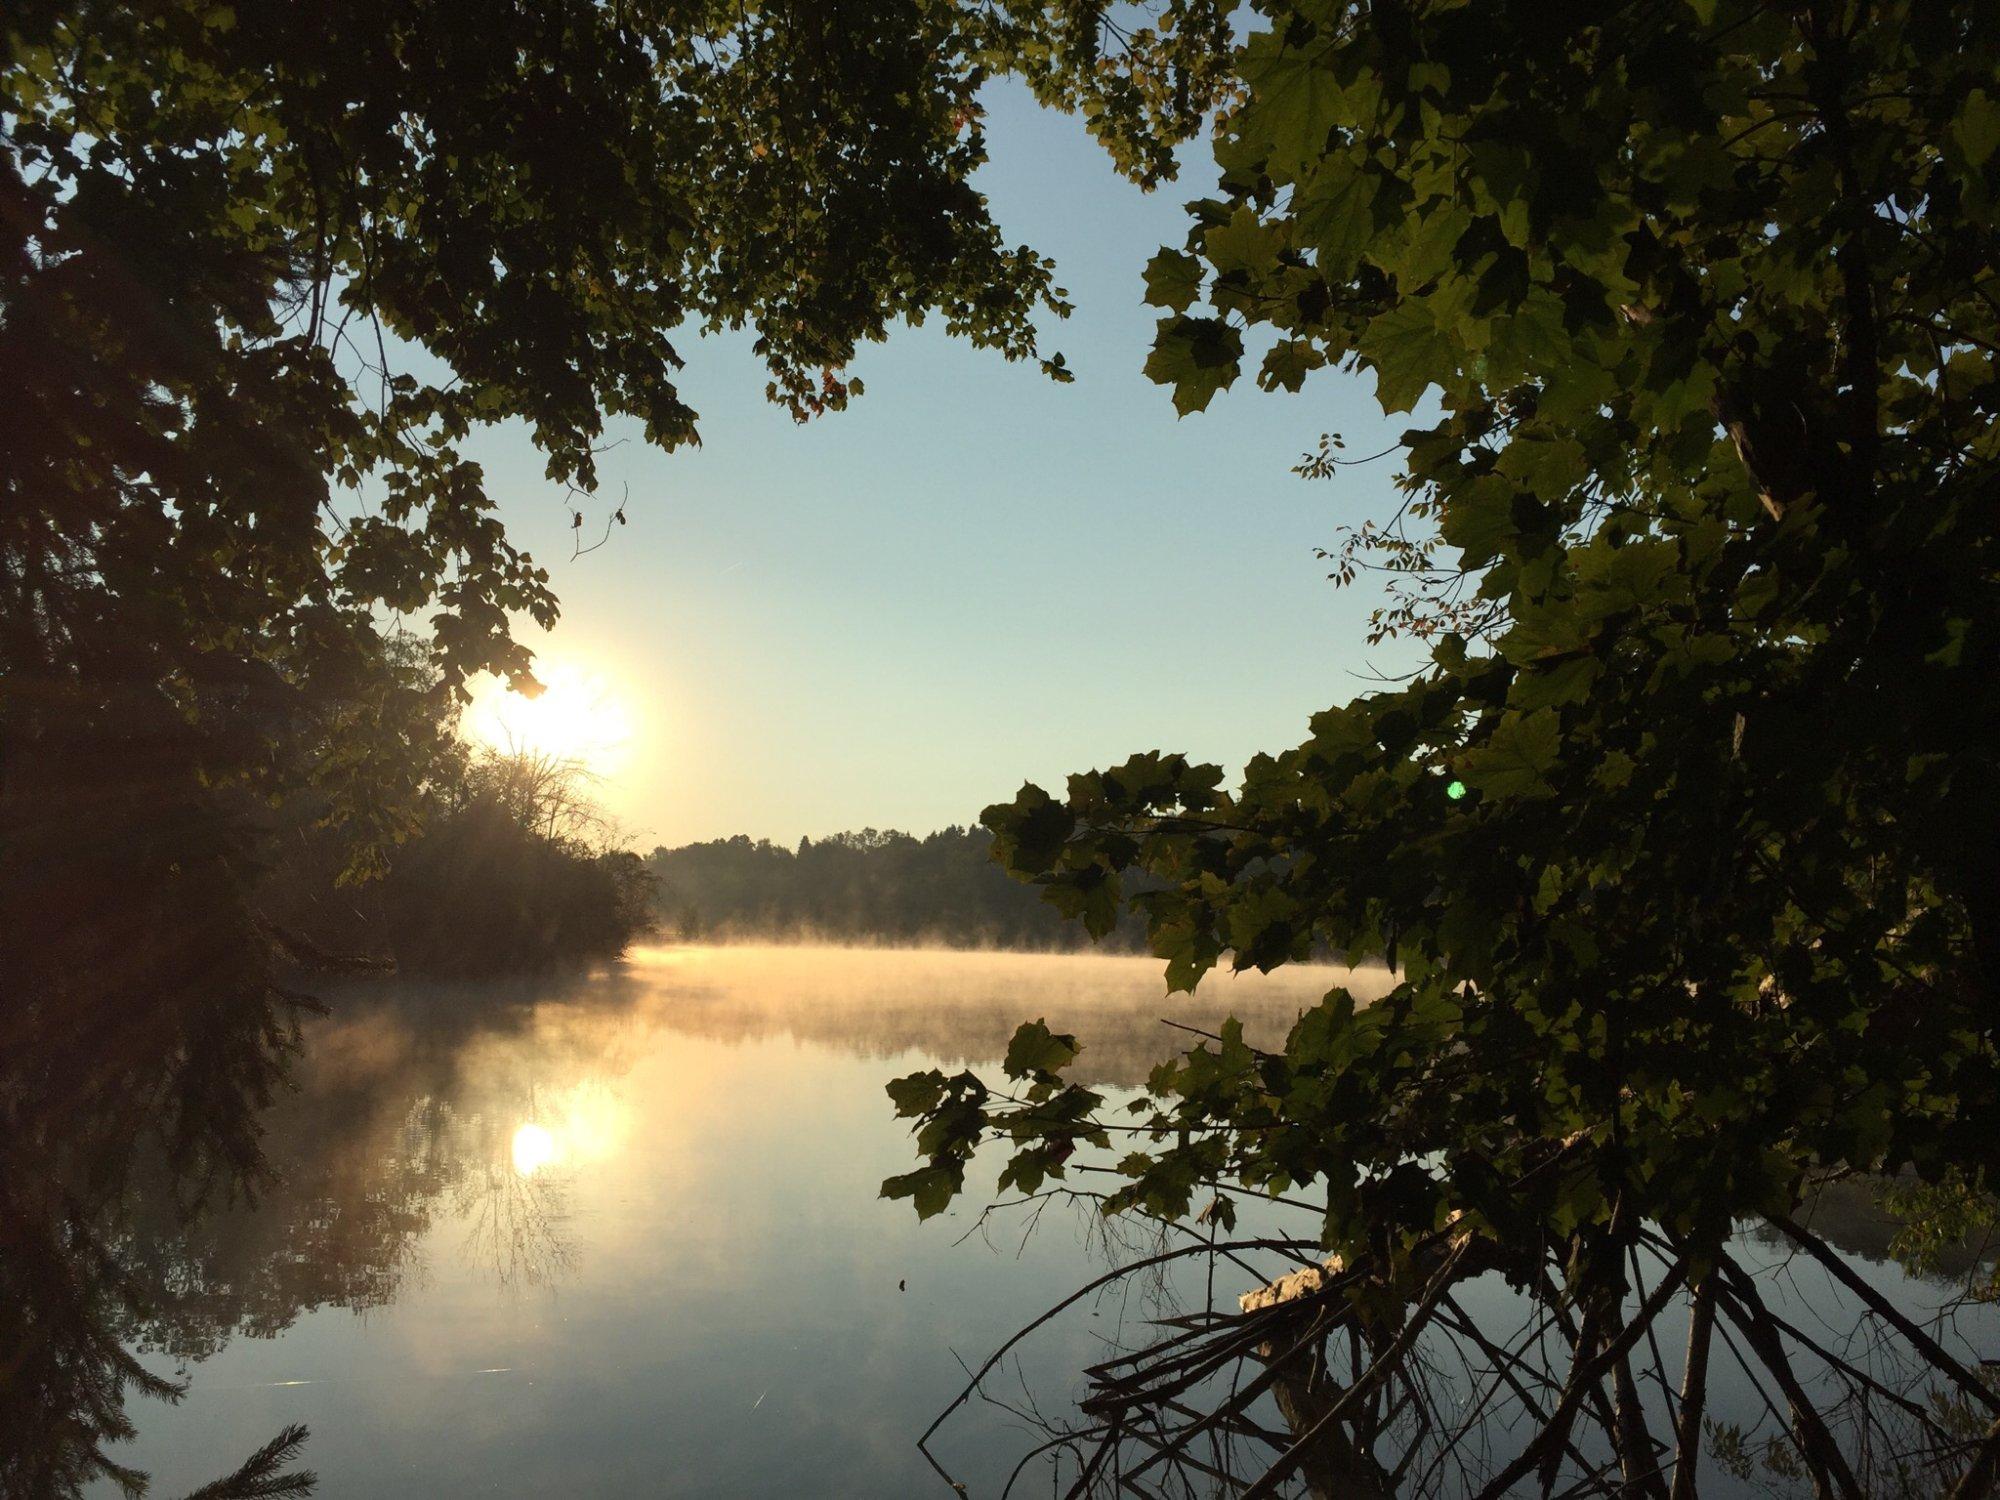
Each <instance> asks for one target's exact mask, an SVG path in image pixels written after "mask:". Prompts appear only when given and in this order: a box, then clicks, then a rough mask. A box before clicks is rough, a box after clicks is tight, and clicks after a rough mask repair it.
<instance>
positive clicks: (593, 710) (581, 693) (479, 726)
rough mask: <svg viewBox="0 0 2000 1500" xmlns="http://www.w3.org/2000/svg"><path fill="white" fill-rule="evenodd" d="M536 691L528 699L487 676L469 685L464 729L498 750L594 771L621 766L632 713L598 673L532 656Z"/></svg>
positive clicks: (611, 770) (608, 772) (602, 772)
mask: <svg viewBox="0 0 2000 1500" xmlns="http://www.w3.org/2000/svg"><path fill="white" fill-rule="evenodd" d="M535 675H536V677H537V678H538V679H539V680H540V681H541V684H542V692H541V693H540V694H539V695H538V696H536V697H533V698H530V697H528V696H527V695H526V694H523V693H517V692H515V691H513V690H512V689H511V688H509V687H508V686H507V684H506V683H504V682H502V681H500V680H499V679H498V678H494V677H488V678H484V679H482V680H481V681H480V683H479V685H478V686H477V687H475V688H474V689H473V693H472V701H471V702H470V703H469V704H467V705H466V709H465V730H466V733H467V734H468V735H470V736H471V737H472V738H473V739H475V740H479V741H481V742H482V743H485V744H488V745H491V746H493V747H494V748H495V749H499V750H525V751H531V752H534V753H536V754H539V755H552V756H555V757H556V758H557V759H559V760H574V761H579V762H581V763H582V764H583V765H585V766H587V767H588V768H589V769H590V770H592V771H595V772H597V773H598V774H599V775H611V774H613V773H615V772H616V771H617V770H618V769H619V768H620V766H622V765H623V763H624V760H625V757H626V754H627V752H628V751H629V749H630V747H631V741H632V716H631V714H630V713H629V712H628V711H627V709H626V707H625V703H624V701H623V699H622V698H621V697H620V696H619V694H618V692H617V690H616V688H615V687H614V686H613V685H612V683H611V682H610V681H609V680H608V679H607V678H606V677H604V676H603V675H602V674H601V673H598V672H595V671H592V670H590V669H588V668H586V667H582V666H579V665H577V664H576V663H575V662H569V661H545V660H539V659H538V660H537V661H536V663H535Z"/></svg>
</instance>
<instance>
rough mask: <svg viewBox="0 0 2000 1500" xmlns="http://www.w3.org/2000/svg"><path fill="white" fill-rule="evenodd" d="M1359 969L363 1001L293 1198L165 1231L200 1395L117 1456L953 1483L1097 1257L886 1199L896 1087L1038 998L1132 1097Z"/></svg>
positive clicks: (1079, 1332)
mask: <svg viewBox="0 0 2000 1500" xmlns="http://www.w3.org/2000/svg"><path fill="white" fill-rule="evenodd" d="M1343 982H1344V983H1347V984H1349V985H1350V986H1351V988H1352V989H1353V991H1354V993H1355V994H1356V995H1357V998H1368V997H1372V996H1373V995H1375V994H1378V993H1380V992H1381V990H1382V989H1384V988H1386V985H1387V976H1386V974H1385V973H1383V972H1382V971H1379V970H1360V971H1356V972H1354V973H1352V974H1349V973H1347V972H1346V971H1342V970H1336V969H1331V968H1301V969H1296V970H1287V971H1281V973H1280V974H1278V975H1274V976H1269V977H1265V976H1255V975H1251V976H1245V977H1243V978H1240V979H1233V980H1232V979H1230V978H1228V977H1225V976H1217V977H1216V978H1215V979H1214V980H1211V981H1210V982H1209V983H1207V984H1204V985H1203V987H1202V991H1201V993H1200V995H1199V996H1198V997H1188V996H1174V997H1168V996H1166V995H1165V993H1164V985H1163V983H1162V981H1161V979H1160V965H1159V963H1158V962H1157V961H1156V960H1152V959H1131V958H1105V957H1097V956H1069V955H1040V954H1008V953H964V952H947V951H942V950H908V949H885V950H868V949H857V948H806V947H780V946H770V947H751V946H745V947H721V948H692V947H687V948H680V947H676V948H656V949H646V950H638V951H635V952H634V953H633V955H632V956H631V957H630V958H629V959H628V960H627V961H626V962H624V963H622V964H619V965H617V966H615V967H613V968H611V969H609V970H606V971H604V972H602V973H600V974H597V975H594V976H592V977H590V978H587V979H583V980H577V981H569V982H548V983H528V982H512V983H500V984H478V985H474V984H464V985H444V984H420V983H411V982H404V981H394V982H388V983H377V984H371V985H357V986H354V987H352V988H350V989H347V990H345V991H343V992H340V993H336V994H334V995H332V996H331V997H330V999H331V1000H332V1006H333V1014H332V1015H331V1016H330V1017H329V1018H327V1019H326V1020H324V1021H321V1022H317V1023H315V1024H314V1025H313V1026H312V1027H311V1028H310V1030H309V1034H308V1036H307V1038H306V1048H305V1055H304V1061H303V1063H302V1066H301V1070H300V1076H299V1086H298V1089H297V1091H296V1093H294V1094H293V1095H291V1096H290V1097H288V1098H286V1099H284V1100H283V1101H281V1102H280V1104H279V1105H278V1106H277V1107H276V1108H275V1109H274V1110H273V1112H272V1114H271V1116H270V1119H269V1122H268V1136H267V1145H268V1148H269V1151H270V1154H271V1156H272V1158H273V1160H274V1162H275V1164H276V1166H277V1168H278V1170H279V1171H280V1173H281V1174H282V1177H283V1181H282V1183H281V1185H280V1186H279V1187H277V1188H276V1189H275V1190H273V1191H271V1192H269V1193H267V1194H266V1195H265V1196H264V1197H263V1198H262V1199H261V1201H260V1202H259V1203H258V1204H257V1206H256V1207H255V1208H248V1207H238V1208H236V1209H233V1210H230V1211H228V1212H224V1213H221V1214H219V1215H216V1216H214V1217H211V1218H209V1219H206V1220H204V1221H202V1222H201V1223H199V1224H198V1225H197V1226H196V1228H195V1229H194V1230H193V1231H192V1232H191V1233H190V1235H189V1237H188V1241H187V1243H186V1245H185V1247H184V1248H182V1249H181V1250H180V1252H179V1253H180V1254H181V1257H182V1259H183V1261H184V1265H183V1266H182V1268H181V1274H180V1275H179V1276H178V1277H177V1278H176V1279H177V1282H178V1284H179V1285H180V1286H181V1287H183V1288H184V1289H185V1297H184V1299H183V1303H182V1306H181V1307H180V1308H179V1309H178V1310H177V1315H176V1319H175V1322H174V1332H173V1333H172V1335H171V1336H167V1337H161V1336H158V1335H155V1336H153V1337H152V1338H151V1339H149V1340H148V1346H149V1348H150V1352H149V1354H148V1363H149V1364H152V1365H153V1366H154V1367H155V1368H158V1369H160V1370H162V1371H166V1372H173V1371H177V1370H185V1371H186V1373H187V1374H188V1376H189V1377H191V1385H190V1389H189V1393H188V1395H187V1397H186V1399H185V1400H184V1401H183V1402H181V1403H180V1404H179V1405H177V1406H167V1405H164V1404H161V1403H157V1402H150V1401H135V1403H134V1408H133V1410H132V1412H131V1415H132V1416H133V1417H134V1419H135V1421H136V1424H137V1427H138V1433H139V1435H138V1437H137V1439H136V1441H134V1442H133V1443H131V1444H126V1445H120V1446H119V1448H118V1449H117V1450H116V1451H117V1456H118V1457H119V1458H120V1459H121V1460H123V1461H129V1462H132V1463H134V1464H136V1465H138V1466H140V1467H142V1468H145V1469H147V1470H149V1471H150V1472H152V1474H153V1475H154V1484H155V1490H156V1492H158V1493H166V1494H172V1493H177V1492H178V1491H177V1487H182V1488H184V1487H187V1486H190V1485H192V1484H195V1483H198V1482H200V1481H202V1480H203V1479H205V1478H208V1477H212V1475H213V1473H214V1471H215V1468H216V1455H217V1454H219V1453H229V1452H233V1451H235V1450H236V1449H239V1448H244V1449H247V1448H249V1447H254V1446H256V1444H257V1443H259V1442H261V1441H263V1440H264V1439H265V1438H266V1437H268V1435H269V1433H270V1432H271V1431H273V1430H275V1429H276V1427H278V1426H281V1425H283V1424H284V1423H286V1422H291V1421H304V1422H306V1423H307V1424H309V1425H310V1427H311V1429H312V1439H311V1461H312V1464H313V1466H314V1467H315V1469H316V1470H317V1471H318V1473H319V1474H320V1476H321V1490H320V1493H322V1494H325V1495H333V1496H339V1495H373V1494H384V1493H412V1494H417V1493H496V1494H522V1495H527V1494H549V1493H568V1494H611V1493H711V1494H712V1493H733V1494H745V1493H757V1494H774V1495H775V1494H797V1493H856V1494H859V1493H877V1494H880V1493H899V1492H904V1491H907V1490H909V1489H912V1488H916V1487H919V1486H928V1485H932V1484H936V1483H938V1481H937V1479H936V1476H935V1475H933V1474H931V1473H930V1471H929V1469H928V1467H927V1466H926V1465H925V1464H924V1462H923V1460H922V1458H921V1457H920V1456H919V1455H918V1454H917V1452H916V1451H915V1448H914V1446H913V1444H914V1441H915V1438H916V1436H917V1434H918V1433H919V1432H921V1431H922V1429H923V1428H924V1426H926V1425H927V1424H928V1422H929V1421H930V1418H931V1417H932V1416H933V1415H934V1414H935V1412H936V1409H937V1408H938V1407H939V1406H940V1405H941V1404H942V1402H943V1400H944V1399H946V1398H947V1397H948V1395H949V1393H950V1391H951V1389H953V1388H954V1385H955V1383H956V1382H958V1381H961V1380H962V1378H963V1375H962V1371H961V1369H960V1366H959V1363H958V1359H959V1358H961V1357H962V1358H965V1359H968V1360H976V1359H977V1358H980V1357H983V1355H984V1353H985V1352H986V1351H987V1350H988V1349H990V1348H991V1347H992V1346H994V1345H996V1344H997V1343H999V1342H1000V1340H1002V1339H1003V1338H1004V1337H1006V1335H1007V1334H1009V1333H1010V1332H1012V1331H1013V1329H1014V1328H1015V1327H1016V1326H1018V1325H1019V1324H1021V1323H1023V1322H1025V1321H1027V1320H1028V1319H1029V1318H1030V1317H1032V1316H1034V1315H1035V1314H1036V1313H1038V1312H1039V1311H1041V1310H1042V1308H1043V1307H1044V1306H1045V1305H1046V1304H1047V1303H1049V1302H1051V1301H1053V1300H1055V1299H1056V1298H1058V1297H1060V1296H1062V1295H1066V1294H1067V1292H1068V1291H1070V1290H1071V1289H1073V1285H1074V1284H1080V1283H1081V1282H1082V1281H1085V1280H1088V1279H1089V1278H1090V1276H1091V1275H1094V1274H1097V1272H1098V1271H1100V1270H1102V1269H1103V1266H1104V1264H1105V1262H1104V1261H1103V1260H1102V1258H1101V1257H1102V1254H1103V1251H1104V1246H1103V1245H1102V1244H1101V1243H1099V1241H1100V1240H1101V1233H1100V1232H1099V1231H1098V1226H1097V1225H1096V1224H1095V1223H1094V1221H1093V1216H1091V1215H1090V1214H1088V1213H1087V1212H1085V1211H1082V1210H1068V1209H1058V1210H1056V1211H1053V1212H1048V1213H1045V1214H1044V1215H1043V1216H1042V1218H1041V1221H1040V1224H1039V1226H1038V1227H1037V1229H1036V1232H1035V1233H1034V1234H1033V1235H1031V1236H1029V1237H1028V1238H1027V1239H1026V1241H1025V1243H1023V1241H1022V1237H1021V1229H1022V1225H1021V1224H1020V1222H1019V1216H1018V1215H1017V1216H1015V1217H1014V1218H1013V1219H1006V1218H1005V1217H1004V1216H1003V1218H1002V1220H1001V1221H1000V1224H998V1225H996V1226H995V1232H994V1234H993V1236H992V1239H991V1242H990V1244H989V1242H988V1240H987V1239H986V1238H985V1237H984V1236H982V1235H975V1236H974V1237H973V1238H972V1239H971V1240H968V1241H966V1242H965V1243H962V1244H960V1243H955V1242H957V1241H960V1240H961V1239H962V1238H963V1237H964V1236H965V1235H966V1233H967V1231H968V1229H969V1228H971V1227H972V1225H973V1220H974V1218H975V1217H976V1215H977V1205H978V1204H979V1203H982V1202H984V1201H985V1200H986V1198H987V1196H989V1195H988V1194H987V1193H984V1192H979V1193H972V1194H969V1195H968V1197H967V1199H966V1200H965V1203H966V1205H967V1206H963V1207H961V1208H958V1209H955V1210H954V1211H952V1212H950V1213H948V1214H946V1215H944V1216H942V1217H941V1218H940V1219H937V1220H934V1221H931V1222H930V1223H927V1224H923V1225H919V1224H917V1223H916V1222H915V1220H914V1216H913V1215H912V1214H911V1213H910V1210H909V1205H908V1204H906V1203H890V1202H883V1201H881V1200H879V1199H878V1198H877V1197H876V1190H877V1187H878V1185H879V1183H880V1181H881V1179H882V1178H884V1177H885V1176H888V1175H890V1174H892V1173H894V1172H898V1171H902V1170H905V1169H906V1167H907V1160H908V1155H909V1150H910V1145H909V1138H908V1135H907V1132H906V1130H905V1127H904V1122H901V1121H898V1120H896V1119H895V1118H893V1115H892V1112H891V1109H890V1106H889V1102H888V1100H887V1098H886V1097H885V1096H884V1094H883V1084H884V1082H885V1081H886V1080H887V1079H888V1078H890V1077H891V1076H893V1075H895V1074H896V1073H899V1072H906V1071H909V1070H910V1069H912V1068H918V1067H929V1066H937V1067H943V1068H946V1069H952V1070H955V1069H957V1068H960V1067H973V1068H984V1069H986V1070H988V1071H989V1072H997V1066H996V1065H997V1062H998V1059H999V1058H1000V1056H1001V1055H1002V1053H1003V1052H1004V1050H1005V1047H1006V1042H1007V1039H1008V1037H1009V1036H1010V1035H1011V1034H1012V1031H1013V1029H1014V1027H1015V1026H1016V1025H1017V1024H1019V1022H1020V1021H1022V1020H1023V1019H1029V1018H1033V1017H1036V1016H1043V1017H1046V1018H1047V1020H1048V1023H1049V1024H1050V1026H1051V1027H1054V1028H1056V1029H1058V1030H1070V1031H1074V1032H1075V1033H1077V1035H1078V1036H1079V1037H1080V1038H1081V1040H1082V1042H1083V1045H1084V1051H1083V1054H1082V1057H1081V1059H1080V1060H1079V1064H1078V1069H1077V1072H1078V1076H1079V1077H1081V1078H1085V1079H1089V1080H1092V1081H1094V1082H1097V1083H1101V1084H1106V1085H1112V1086H1116V1087H1131V1086H1134V1085H1137V1084H1140V1083H1142V1082H1143V1080H1144V1077H1145V1075H1146V1073H1147V1072H1148V1071H1149V1070H1150V1069H1151V1068H1152V1067H1153V1066H1154V1065H1155V1064H1156V1063H1157V1062H1159V1061H1160V1060H1162V1059H1163V1058H1165V1057H1167V1056H1169V1055H1171V1054H1172V1053H1173V1052H1174V1051H1175V1050H1177V1049H1178V1048H1181V1047H1184V1046H1185V1045H1186V1044H1187V1042H1188V1041H1190V1040H1191V1038H1190V1037H1189V1036H1188V1035H1187V1034H1186V1033H1185V1032H1179V1031H1175V1030H1173V1029H1171V1028H1169V1027H1167V1026H1165V1025H1162V1024H1161V1019H1162V1018H1163V1017H1167V1018H1171V1019H1173V1020H1176V1021H1180V1022H1182V1023H1184V1024H1187V1025H1193V1026H1200V1027H1213V1026H1215V1025H1216V1024H1218V1023H1219V1022H1220V1020H1221V1019H1222V1018H1223V1017H1224V1016H1225V1015H1227V1014H1229V1013H1231V1012H1234V1013H1235V1014H1237V1015H1238V1016H1239V1017H1241V1018H1242V1019H1243V1020H1244V1021H1245V1024H1246V1027H1247V1028H1248V1030H1249V1033H1250V1034H1251V1035H1252V1037H1253V1038H1255V1039H1259V1040H1265V1041H1276V1040H1279V1039H1281V1038H1282V1037H1283V1035H1284V1032H1285V1029H1286V1028H1287V1027H1288V1026H1289V1025H1290V1024H1291V1022H1292V1020H1293V1019H1294V1018H1295V1017H1296V1016H1297V1015H1298V1013H1299V1012H1300V1011H1301V1010H1303V1009H1305V1008H1307V1007H1309V1006H1311V1005H1313V1004H1315V1003H1317V1002H1318V1000H1319V999H1320V998H1321V997H1322V996H1323V995H1324V994H1325V992H1326V990H1327V989H1328V988H1330V987H1331V986H1333V985H1334V984H1336V983H1343ZM981 1185H982V1186H983V1187H990V1183H984V1184H981ZM1000 1225H1004V1226H1005V1227H1004V1229H1003V1228H1002V1227H1000ZM171 1232H172V1231H171V1230H170V1227H169V1225H168V1223H167V1222H166V1220H165V1219H164V1217H163V1218H162V1219H161V1220H159V1221H158V1222H155V1223H152V1224H148V1225H144V1226H142V1227H141V1228H140V1229H139V1230H138V1233H140V1234H142V1235H156V1236H161V1237H163V1238H164V1237H165V1236H167V1235H168V1234H170V1233H171ZM904 1288H906V1289H904ZM1123 1310H1124V1309H1122V1307H1121V1306H1120V1305H1112V1306H1109V1307H1106V1308H1103V1309H1098V1310H1097V1311H1096V1314H1095V1316H1091V1315H1088V1314H1086V1315H1084V1316H1082V1317H1081V1318H1080V1319H1078V1320H1077V1326H1075V1327H1070V1328H1066V1329H1064V1330H1062V1331H1060V1332H1059V1334H1058V1336H1057V1337H1055V1338H1053V1339H1051V1340H1049V1341H1047V1342H1046V1343H1044V1344H1043V1345H1041V1346H1039V1347H1038V1348H1037V1349H1036V1350H1034V1351H1032V1352H1031V1355H1030V1363H1029V1365H1028V1366H1026V1367H1024V1370H1023V1374H1024V1376H1027V1377H1028V1378H1038V1380H1039V1384H1040V1387H1041V1390H1040V1395H1041V1397H1042V1399H1044V1400H1051V1401H1053V1402H1054V1403H1055V1404H1056V1405H1058V1406H1060V1405H1061V1403H1062V1400H1063V1399H1064V1397H1065V1395H1066V1393H1067V1392H1068V1390H1069V1388H1070V1385H1071V1383H1072V1382H1073V1380H1074V1376H1075V1372H1076V1370H1078V1369H1079V1368H1080V1367H1081V1366H1082V1365H1083V1364H1085V1363H1088V1362H1089V1361H1090V1359H1092V1358H1095V1357H1098V1354H1099V1350H1100V1349H1101V1344H1100V1343H1099V1341H1098V1336H1099V1333H1100V1330H1103V1331H1105V1332H1109V1331H1110V1330H1111V1329H1112V1328H1115V1327H1116V1326H1117V1324H1118V1321H1119V1318H1120V1314H1121V1312H1122V1311H1123ZM954 1351H956V1354H954ZM942 1446H943V1448H944V1451H946V1452H948V1453H950V1454H952V1455H953V1457H954V1458H955V1460H958V1461H960V1462H962V1463H963V1465H964V1466H965V1467H966V1468H967V1470H968V1471H969V1472H972V1473H977V1474H986V1475H993V1476H1002V1475H1004V1473H1005V1472H1006V1470H1008V1469H1010V1468H1011V1467H1012V1466H1013V1464H1014V1462H1015V1461H1016V1460H1017V1459H1018V1457H1019V1456H1020V1454H1021V1452H1022V1451H1024V1448H1025V1446H1027V1445H1025V1444H1024V1443H1023V1442H1022V1441H1021V1434H1020V1433H1019V1431H1018V1423H1017V1422H1015V1421H1014V1420H1013V1419H1012V1418H1010V1417H1009V1416H1008V1415H1007V1414H1006V1413H1003V1412H998V1411H996V1410H993V1409H981V1410H977V1411H974V1412H973V1413H971V1414H970V1416H969V1418H968V1420H967V1421H965V1422H963V1423H961V1424H959V1425H958V1426H957V1427H955V1429H954V1430H953V1432H952V1433H950V1434H949V1435H948V1438H947V1441H946V1442H945V1443H944V1444H943V1445H942ZM832 1476H838V1477H837V1478H832ZM105 1493H109V1492H108V1491H105Z"/></svg>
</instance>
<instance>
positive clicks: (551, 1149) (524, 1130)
mask: <svg viewBox="0 0 2000 1500" xmlns="http://www.w3.org/2000/svg"><path fill="white" fill-rule="evenodd" d="M555 1159H556V1138H555V1137H554V1136H553V1135H551V1134H550V1133H549V1128H548V1126H546V1125H537V1124H536V1123H535V1122H534V1121H533V1120H528V1121H525V1122H523V1124H522V1125H521V1128H520V1129H518V1130H516V1131H515V1132H514V1170H515V1171H516V1172H519V1173H520V1174H521V1175H522V1176H523V1177H533V1176H534V1175H535V1174H536V1173H537V1172H539V1171H541V1169H542V1168H543V1167H546V1166H548V1165H549V1164H550V1163H551V1162H553V1161H554V1160H555Z"/></svg>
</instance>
